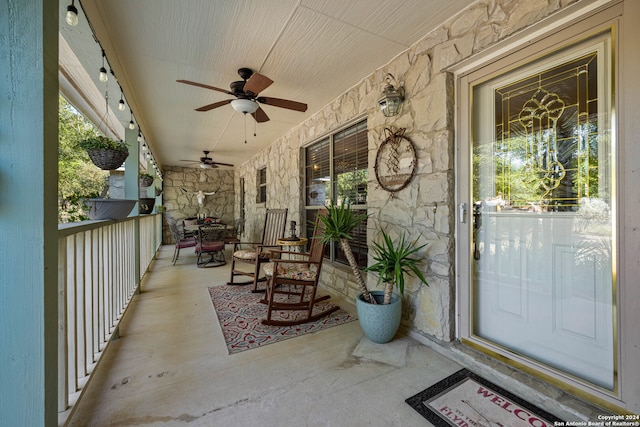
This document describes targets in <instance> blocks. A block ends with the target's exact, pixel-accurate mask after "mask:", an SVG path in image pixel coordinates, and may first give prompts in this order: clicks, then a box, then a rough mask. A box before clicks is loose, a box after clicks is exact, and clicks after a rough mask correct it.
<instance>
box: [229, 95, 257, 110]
mask: <svg viewBox="0 0 640 427" xmlns="http://www.w3.org/2000/svg"><path fill="white" fill-rule="evenodd" d="M231 106H232V107H233V109H234V110H236V111H237V112H238V113H243V114H247V113H249V114H253V113H255V112H256V110H257V109H258V108H259V107H260V105H258V103H257V102H256V101H254V100H252V99H242V98H240V99H234V100H233V101H231Z"/></svg>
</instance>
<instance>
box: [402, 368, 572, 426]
mask: <svg viewBox="0 0 640 427" xmlns="http://www.w3.org/2000/svg"><path fill="white" fill-rule="evenodd" d="M406 402H407V403H408V404H409V405H410V406H411V407H412V408H413V409H415V410H416V411H418V412H419V413H420V414H421V415H422V416H423V417H425V418H426V419H427V420H429V422H431V423H432V424H433V425H434V426H436V427H448V426H455V427H465V426H467V427H475V426H478V427H493V426H509V427H532V426H534V427H553V426H554V425H561V424H560V423H561V421H560V419H558V418H557V417H555V416H553V415H552V414H549V413H548V412H546V411H544V410H542V409H540V408H538V407H537V406H535V405H532V404H531V403H529V402H527V401H525V400H524V399H521V398H519V397H517V396H515V395H513V394H511V393H509V392H508V391H506V390H504V389H502V388H500V387H498V386H496V385H495V384H493V383H491V382H489V381H487V380H486V379H484V378H481V377H479V376H477V375H475V374H473V373H472V372H469V371H468V370H466V369H462V370H460V371H458V372H456V373H455V374H453V375H451V376H449V377H447V378H445V379H444V380H442V381H440V382H439V383H437V384H435V385H433V386H431V387H429V388H428V389H426V390H424V391H421V392H420V393H418V394H416V395H415V396H412V397H410V398H408V399H407V400H406ZM554 423H558V424H554Z"/></svg>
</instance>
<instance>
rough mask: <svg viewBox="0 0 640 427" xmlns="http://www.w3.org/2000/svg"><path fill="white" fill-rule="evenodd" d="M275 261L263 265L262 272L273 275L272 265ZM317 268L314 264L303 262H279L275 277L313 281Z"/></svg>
mask: <svg viewBox="0 0 640 427" xmlns="http://www.w3.org/2000/svg"><path fill="white" fill-rule="evenodd" d="M274 264H275V263H273V262H270V263H268V264H265V266H264V274H266V275H267V277H271V276H273V266H274ZM316 274H317V268H316V266H315V265H309V264H304V263H290V262H279V263H278V271H277V277H281V278H284V279H293V280H304V281H308V282H313V281H315V280H316Z"/></svg>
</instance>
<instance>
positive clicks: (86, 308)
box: [58, 214, 162, 415]
mask: <svg viewBox="0 0 640 427" xmlns="http://www.w3.org/2000/svg"><path fill="white" fill-rule="evenodd" d="M161 244H162V215H159V214H158V215H145V216H138V217H131V218H127V219H124V220H119V221H93V222H82V223H75V224H61V225H60V226H59V228H58V411H59V412H61V413H62V412H65V411H68V410H69V409H70V408H72V407H73V406H74V405H75V404H76V402H77V401H78V399H79V398H80V396H81V394H82V391H83V390H84V388H85V386H86V384H87V382H88V381H89V378H90V376H91V373H92V372H93V370H94V369H95V367H96V365H97V363H98V361H99V359H100V356H101V355H102V353H103V351H104V350H105V348H106V346H107V345H108V343H109V341H110V340H111V339H112V338H117V335H118V324H119V322H120V319H121V318H122V316H123V315H124V313H125V311H126V309H127V307H128V305H129V302H130V301H131V298H132V297H133V295H134V294H135V293H137V292H139V286H140V279H141V278H142V276H143V275H144V273H145V272H146V270H147V268H148V267H149V265H150V264H151V261H152V260H153V258H154V256H155V254H156V251H157V250H158V248H159V247H160V245H161ZM67 415H68V414H67Z"/></svg>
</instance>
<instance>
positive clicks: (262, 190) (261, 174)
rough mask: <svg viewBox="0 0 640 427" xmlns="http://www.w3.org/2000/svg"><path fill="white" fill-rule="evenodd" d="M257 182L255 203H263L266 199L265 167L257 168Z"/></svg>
mask: <svg viewBox="0 0 640 427" xmlns="http://www.w3.org/2000/svg"><path fill="white" fill-rule="evenodd" d="M256 182H257V184H258V196H257V200H256V202H257V203H265V202H266V201H267V168H262V169H258V176H257V179H256Z"/></svg>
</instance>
